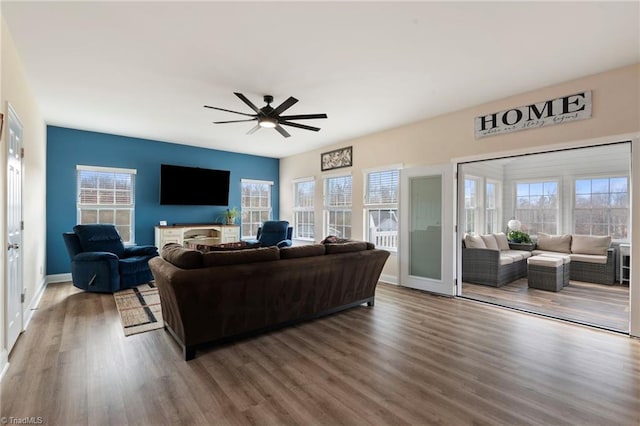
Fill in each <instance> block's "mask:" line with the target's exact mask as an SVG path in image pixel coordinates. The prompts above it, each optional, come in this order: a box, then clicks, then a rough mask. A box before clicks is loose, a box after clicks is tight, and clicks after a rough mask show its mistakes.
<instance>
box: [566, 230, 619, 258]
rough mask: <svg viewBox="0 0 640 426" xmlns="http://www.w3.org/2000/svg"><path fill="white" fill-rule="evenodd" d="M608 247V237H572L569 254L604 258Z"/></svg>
mask: <svg viewBox="0 0 640 426" xmlns="http://www.w3.org/2000/svg"><path fill="white" fill-rule="evenodd" d="M610 245H611V236H609V235H606V236H592V235H574V236H573V237H572V239H571V253H577V254H595V255H600V256H606V255H607V250H608V249H609V246H610Z"/></svg>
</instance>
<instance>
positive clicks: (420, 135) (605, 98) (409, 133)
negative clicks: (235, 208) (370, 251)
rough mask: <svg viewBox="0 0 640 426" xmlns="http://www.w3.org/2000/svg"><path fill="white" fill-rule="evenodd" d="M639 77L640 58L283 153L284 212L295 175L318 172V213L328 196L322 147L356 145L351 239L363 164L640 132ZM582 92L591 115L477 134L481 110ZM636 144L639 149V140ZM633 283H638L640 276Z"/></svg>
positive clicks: (287, 214)
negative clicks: (318, 146) (629, 63)
mask: <svg viewBox="0 0 640 426" xmlns="http://www.w3.org/2000/svg"><path fill="white" fill-rule="evenodd" d="M639 82H640V64H635V65H633V66H628V67H624V68H620V69H616V70H612V71H609V72H605V73H602V74H597V75H593V76H589V77H584V78H580V79H576V80H572V81H569V82H565V83H562V84H558V85H554V86H550V87H546V88H543V89H540V90H535V91H532V92H528V93H524V94H520V95H515V96H512V97H509V98H505V99H500V100H497V101H494V102H490V103H487V104H484V105H480V106H477V107H473V108H469V109H465V110H462V111H457V112H453V113H450V114H445V115H442V116H439V117H434V118H430V119H426V120H424V121H420V122H418V123H414V124H411V125H407V126H403V127H399V128H395V129H392V130H388V131H385V132H380V133H376V134H372V135H368V136H365V137H362V138H358V139H353V140H346V141H342V142H339V143H336V144H335V145H333V146H328V147H324V148H322V149H320V150H315V151H311V152H306V153H303V154H299V155H295V156H292V157H287V158H284V159H282V161H281V163H280V217H281V218H283V219H285V220H290V221H291V220H292V209H293V189H292V186H293V185H292V181H293V180H294V179H296V178H301V177H308V176H314V177H315V178H316V197H315V205H316V212H320V211H321V206H322V202H323V199H322V179H323V177H324V175H325V174H326V173H325V174H323V173H322V172H321V171H320V153H321V152H325V151H328V150H330V149H333V148H340V147H344V146H349V145H353V167H352V168H349V169H343V170H344V171H345V172H351V173H352V176H353V211H354V216H353V218H354V220H353V238H356V239H363V238H364V237H363V234H364V232H363V215H362V214H360V213H359V212H362V210H363V203H362V201H363V200H362V198H363V197H362V194H363V184H364V179H363V170H365V169H369V168H375V167H380V166H385V165H391V164H398V163H401V164H403V166H404V167H413V166H418V165H432V164H443V163H449V162H452V161H454V160H455V159H460V158H470V157H477V158H482V157H486V158H489V157H490V154H492V153H505V152H524V151H542V150H544V149H545V146H552V147H553V148H554V149H555V148H559V147H561V146H576V145H580V144H581V143H585V144H586V143H589V142H587V141H592V140H594V139H598V138H603V140H605V141H609V139H610V141H615V140H616V138H615V137H614V136H615V135H623V134H627V135H628V134H635V133H638V132H640V118H639V117H640V108H639V106H638V103H639V99H640V95H639V94H640V83H639ZM584 90H591V91H592V92H593V113H592V118H590V119H587V120H582V121H575V122H571V123H566V124H559V125H555V126H549V127H544V128H540V129H533V130H525V131H521V132H515V133H510V134H506V135H500V136H494V137H488V138H484V139H479V140H476V139H475V138H474V118H475V117H476V116H481V115H487V114H490V113H494V112H498V111H502V110H507V109H510V108H513V107H517V106H522V105H527V104H530V103H534V102H540V101H544V100H547V99H553V98H557V97H561V96H565V95H570V94H574V93H578V92H581V91H584ZM633 147H634V148H635V149H639V148H640V146H638V142H637V141H636V142H634V145H633ZM633 183H634V188H638V186H640V173H636V174H635V176H634V180H633ZM636 199H638V198H636ZM635 223H640V222H638V221H636V222H635ZM315 225H316V229H317V230H322V215H320V214H317V217H316V224H315ZM316 235H317V236H316V238H318V239H320V238H322V232H321V231H317V232H316ZM633 235H634V239H633V241H634V243H637V245H636V247H640V239H638V237H639V235H638V234H637V233H634V234H633ZM636 252H638V253H639V256H634V260H635V261H634V264H640V250H636ZM636 269H640V268H636ZM636 272H637V271H636ZM397 275H398V270H397V259H396V257H395V256H391V257H390V258H389V261H388V262H387V265H386V267H385V270H384V272H383V278H384V277H390V276H391V277H394V276H397ZM635 282H636V283H638V284H640V279H636V280H635ZM636 293H638V292H636ZM635 296H636V298H637V299H638V300H637V301H636V302H637V303H635V306H640V297H638V294H636V295H635ZM636 324H637V325H636V327H637V328H636V330H637V333H640V318H638V317H636Z"/></svg>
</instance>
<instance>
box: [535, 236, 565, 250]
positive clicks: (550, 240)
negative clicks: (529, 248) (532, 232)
mask: <svg viewBox="0 0 640 426" xmlns="http://www.w3.org/2000/svg"><path fill="white" fill-rule="evenodd" d="M537 249H539V250H547V251H558V252H561V253H571V235H569V234H564V235H549V234H545V233H544V232H538V244H537Z"/></svg>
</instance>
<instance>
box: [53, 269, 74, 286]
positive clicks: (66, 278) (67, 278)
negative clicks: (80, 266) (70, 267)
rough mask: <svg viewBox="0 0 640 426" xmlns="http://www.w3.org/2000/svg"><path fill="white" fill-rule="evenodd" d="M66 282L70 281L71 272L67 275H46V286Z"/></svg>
mask: <svg viewBox="0 0 640 426" xmlns="http://www.w3.org/2000/svg"><path fill="white" fill-rule="evenodd" d="M67 281H71V272H69V273H67V274H53V275H47V284H51V283H64V282H67Z"/></svg>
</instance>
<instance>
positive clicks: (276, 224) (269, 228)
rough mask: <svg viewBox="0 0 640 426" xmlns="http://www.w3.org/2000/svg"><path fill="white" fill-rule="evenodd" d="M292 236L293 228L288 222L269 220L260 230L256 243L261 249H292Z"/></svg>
mask: <svg viewBox="0 0 640 426" xmlns="http://www.w3.org/2000/svg"><path fill="white" fill-rule="evenodd" d="M292 234H293V228H292V227H291V226H289V222H287V221H286V220H268V221H266V222H264V223H263V224H262V226H261V227H260V228H258V235H257V237H256V241H257V242H258V243H260V247H271V246H276V247H278V248H280V247H290V246H291V245H292V244H293V242H292V241H291V235H292Z"/></svg>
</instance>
